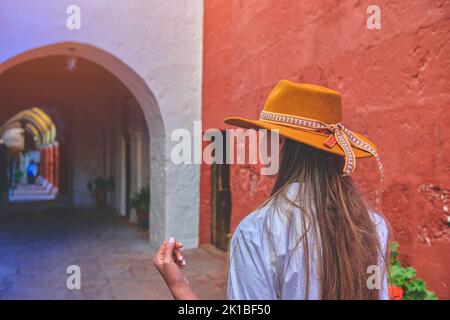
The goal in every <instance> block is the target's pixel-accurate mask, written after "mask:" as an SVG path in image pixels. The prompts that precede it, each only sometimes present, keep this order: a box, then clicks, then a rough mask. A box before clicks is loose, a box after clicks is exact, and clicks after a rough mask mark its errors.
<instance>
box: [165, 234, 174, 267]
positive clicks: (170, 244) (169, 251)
mask: <svg viewBox="0 0 450 320" xmlns="http://www.w3.org/2000/svg"><path fill="white" fill-rule="evenodd" d="M174 246H175V239H174V237H170V238H169V240H168V241H167V244H166V249H165V251H164V262H165V263H170V262H172V261H173V248H174Z"/></svg>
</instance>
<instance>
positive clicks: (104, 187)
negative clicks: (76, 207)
mask: <svg viewBox="0 0 450 320" xmlns="http://www.w3.org/2000/svg"><path fill="white" fill-rule="evenodd" d="M87 189H88V190H89V191H90V192H91V193H93V194H94V195H95V202H96V203H97V206H99V207H104V206H105V205H106V203H107V200H108V197H107V196H108V192H109V191H111V190H114V180H113V178H112V177H111V176H110V177H102V176H98V177H96V178H95V179H94V180H93V181H90V182H89V183H88V185H87Z"/></svg>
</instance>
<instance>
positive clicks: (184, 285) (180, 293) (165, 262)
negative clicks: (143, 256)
mask: <svg viewBox="0 0 450 320" xmlns="http://www.w3.org/2000/svg"><path fill="white" fill-rule="evenodd" d="M182 248H183V244H182V243H181V242H179V241H176V240H175V239H174V238H173V237H171V238H170V239H169V240H168V241H164V242H163V243H162V244H161V246H160V247H159V249H158V251H157V252H156V254H155V256H154V258H153V264H154V265H155V267H156V268H157V269H158V271H159V273H160V274H161V276H162V277H163V279H164V281H165V282H166V284H167V287H168V288H169V290H170V292H171V293H172V295H173V297H174V298H175V299H179V300H185V299H188V300H193V299H197V297H196V296H195V294H194V293H193V292H192V290H191V288H190V287H189V282H188V281H187V279H186V277H185V276H184V275H183V273H182V268H183V267H185V266H186V260H185V259H184V256H183V250H182Z"/></svg>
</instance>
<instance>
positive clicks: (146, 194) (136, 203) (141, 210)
mask: <svg viewBox="0 0 450 320" xmlns="http://www.w3.org/2000/svg"><path fill="white" fill-rule="evenodd" d="M130 205H131V207H132V208H134V209H135V210H136V214H137V217H138V224H139V225H140V226H141V227H143V228H147V227H148V212H149V210H150V188H149V185H148V184H146V185H144V186H143V187H142V188H141V189H140V190H139V191H138V192H136V193H134V194H133V195H132V197H131V199H130Z"/></svg>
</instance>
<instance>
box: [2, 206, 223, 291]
mask: <svg viewBox="0 0 450 320" xmlns="http://www.w3.org/2000/svg"><path fill="white" fill-rule="evenodd" d="M152 255H153V252H150V248H149V244H148V242H147V235H146V234H145V233H143V232H142V231H139V230H138V229H137V228H136V227H135V226H133V225H130V224H129V223H128V222H126V221H125V220H124V219H122V218H119V217H117V216H115V215H114V213H112V212H109V211H100V210H97V209H70V208H67V207H61V206H60V207H55V206H54V207H48V205H44V204H42V203H41V204H37V205H34V204H31V203H29V204H20V205H16V207H15V208H14V207H13V208H12V209H11V208H10V209H8V210H0V299H170V298H171V295H170V293H169V291H168V290H167V288H166V287H165V284H164V282H163V281H162V279H161V278H160V276H159V274H158V272H157V271H156V269H155V268H154V267H153V265H152V261H151V260H152ZM186 260H187V263H188V267H187V268H186V269H185V274H186V276H187V277H188V279H189V281H190V283H191V285H192V288H193V289H194V291H195V292H196V293H197V294H198V295H199V297H200V298H201V299H222V298H224V286H225V259H224V254H223V252H222V251H219V250H217V249H215V248H214V247H212V246H203V247H201V248H199V249H196V250H186ZM73 264H75V265H78V266H80V268H81V290H69V289H67V288H66V280H67V277H68V275H67V274H66V273H65V272H66V268H67V267H68V266H69V265H73Z"/></svg>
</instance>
